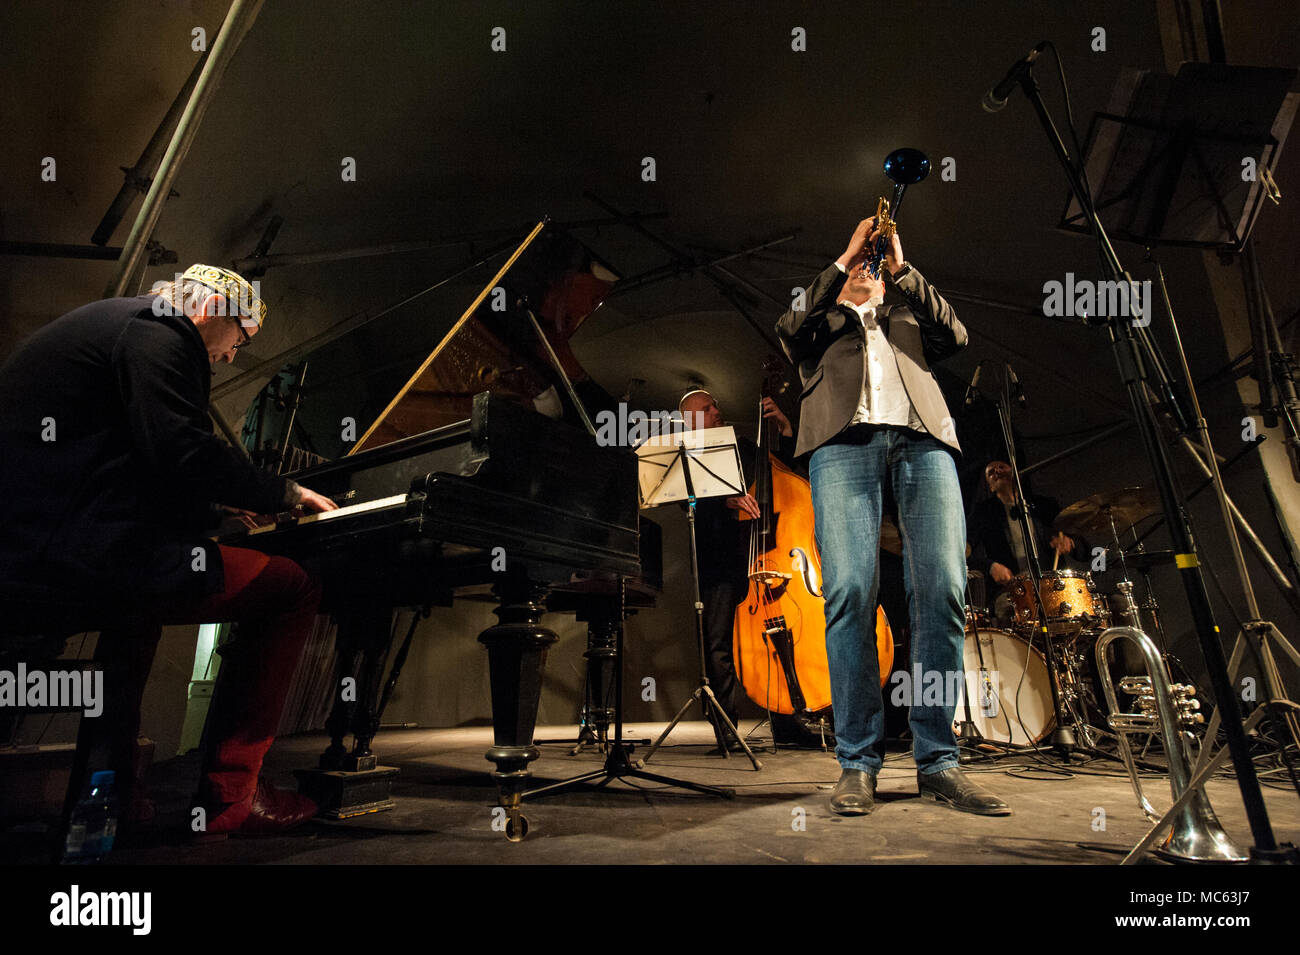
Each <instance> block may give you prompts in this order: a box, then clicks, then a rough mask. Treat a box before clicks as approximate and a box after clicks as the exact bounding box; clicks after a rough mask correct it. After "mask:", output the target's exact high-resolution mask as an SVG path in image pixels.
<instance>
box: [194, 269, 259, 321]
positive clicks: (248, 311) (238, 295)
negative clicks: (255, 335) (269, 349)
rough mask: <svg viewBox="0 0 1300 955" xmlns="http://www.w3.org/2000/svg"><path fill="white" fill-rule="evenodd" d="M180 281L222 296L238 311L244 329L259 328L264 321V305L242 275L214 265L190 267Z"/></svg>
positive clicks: (255, 290) (254, 289)
mask: <svg viewBox="0 0 1300 955" xmlns="http://www.w3.org/2000/svg"><path fill="white" fill-rule="evenodd" d="M181 278H182V279H189V280H190V281H191V282H198V283H199V284H200V285H205V286H207V287H208V288H210V289H212V291H214V292H219V293H220V294H222V295H224V296H225V298H226V301H227V302H230V303H231V304H233V305H234V306H235V307H236V309H238V311H239V315H240V318H239V324H241V325H243V326H244V327H245V328H261V327H262V323H263V322H264V321H266V303H265V302H263V301H262V299H261V298H260V297H259V296H258V294H257V289H256V288H254V287H253V285H252V283H250V282H249V281H248V280H247V279H245V278H244V277H243V276H242V275H239V274H237V273H235V272H232V271H230V270H229V269H223V268H221V267H219V266H216V265H191V266H190V267H189V268H188V269H186V270H185V274H184V275H183V276H181Z"/></svg>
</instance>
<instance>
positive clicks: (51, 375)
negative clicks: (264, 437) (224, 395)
mask: <svg viewBox="0 0 1300 955" xmlns="http://www.w3.org/2000/svg"><path fill="white" fill-rule="evenodd" d="M153 302H154V298H153V296H140V297H138V298H114V299H106V300H104V301H100V302H94V303H92V304H90V305H86V306H83V307H81V308H78V309H76V310H75V311H72V312H69V313H68V314H67V315H64V316H63V317H62V318H58V319H56V320H54V321H53V322H50V323H49V324H48V325H46V326H45V327H44V328H42V329H41V330H40V331H38V332H37V333H36V334H35V335H33V336H32V337H30V338H28V339H27V340H26V341H25V342H23V343H22V344H21V345H20V346H19V347H18V349H17V350H16V351H15V352H14V353H13V354H12V355H11V356H10V358H9V360H8V361H7V362H5V364H4V365H3V366H2V367H0V461H3V466H0V526H3V527H4V532H3V535H0V600H3V601H20V602H23V603H30V602H32V601H33V600H52V601H58V602H59V603H63V602H64V601H69V600H77V599H79V600H83V601H85V602H86V603H88V604H92V605H94V606H96V607H99V608H114V609H117V608H119V607H120V608H121V609H124V610H131V609H137V608H139V607H140V606H142V605H143V606H147V605H148V604H149V603H151V602H153V601H156V600H162V599H167V598H187V597H196V596H199V595H202V594H205V593H212V592H214V591H216V590H220V589H221V586H222V582H223V574H222V566H221V555H220V552H219V551H218V550H217V548H216V546H215V545H214V544H213V543H212V541H211V540H208V539H206V536H205V534H206V533H211V527H212V526H214V525H215V522H214V521H213V520H212V518H213V516H214V510H215V509H214V504H213V502H219V503H222V504H230V505H234V506H236V507H242V508H247V509H249V510H254V511H259V512H264V513H265V512H273V511H276V510H278V509H279V508H280V507H281V506H282V503H283V500H284V496H285V479H284V478H281V477H276V476H275V475H273V474H270V473H268V472H264V471H260V470H258V469H257V468H256V467H254V466H253V465H252V464H251V463H250V462H249V461H248V460H247V459H246V458H244V457H242V456H241V455H239V454H238V453H236V452H235V451H234V449H232V448H230V447H229V446H228V445H227V444H226V443H225V442H224V441H222V440H220V439H219V438H217V437H216V436H215V435H214V434H213V432H212V423H211V422H210V421H209V420H208V416H207V413H206V409H207V404H208V389H209V386H210V384H211V381H212V371H211V367H210V365H209V359H208V353H207V349H206V348H205V346H204V344H203V339H202V337H201V336H200V335H199V331H198V329H197V328H195V327H194V324H193V323H192V322H191V321H190V320H189V319H188V318H186V317H185V316H184V315H162V316H159V315H155V314H154V313H153V310H152V306H153ZM195 548H201V549H202V551H203V554H202V559H198V558H197V557H196V555H195V550H194V549H195Z"/></svg>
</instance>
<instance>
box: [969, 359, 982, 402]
mask: <svg viewBox="0 0 1300 955" xmlns="http://www.w3.org/2000/svg"><path fill="white" fill-rule="evenodd" d="M983 370H984V362H980V363H979V364H978V365H976V366H975V374H974V376H973V377H972V378H971V380H970V387H969V388H967V389H966V407H967V408H969V407H970V406H971V405H973V404H974V403H975V396H976V395H977V394H979V388H978V385H979V383H980V372H982V371H983Z"/></svg>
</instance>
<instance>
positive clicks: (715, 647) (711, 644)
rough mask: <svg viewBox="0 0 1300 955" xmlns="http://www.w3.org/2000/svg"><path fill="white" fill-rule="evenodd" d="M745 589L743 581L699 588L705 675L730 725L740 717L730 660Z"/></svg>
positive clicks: (735, 681)
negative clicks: (736, 619) (701, 607)
mask: <svg viewBox="0 0 1300 955" xmlns="http://www.w3.org/2000/svg"><path fill="white" fill-rule="evenodd" d="M747 587H748V581H747V580H746V579H745V578H741V579H740V580H722V581H708V582H707V583H702V584H701V585H700V601H701V602H702V603H703V604H704V672H705V674H706V675H707V676H708V678H709V686H710V687H711V688H712V689H713V695H714V696H716V697H717V698H718V702H719V703H720V704H721V705H722V708H723V709H724V710H725V711H726V713H727V716H729V717H730V718H731V722H732V723H735V722H736V716H737V715H738V713H739V706H740V694H741V692H742V690H741V688H740V683H739V681H738V680H737V679H736V664H735V660H734V659H733V657H732V634H733V631H734V627H735V618H736V606H737V605H738V604H739V603H740V602H741V601H742V600H744V599H745V594H746V593H747Z"/></svg>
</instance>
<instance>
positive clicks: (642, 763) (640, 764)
mask: <svg viewBox="0 0 1300 955" xmlns="http://www.w3.org/2000/svg"><path fill="white" fill-rule="evenodd" d="M632 765H633V766H635V767H636V768H637V769H645V760H644V759H638V760H636V761H635V762H633V763H632Z"/></svg>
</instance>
